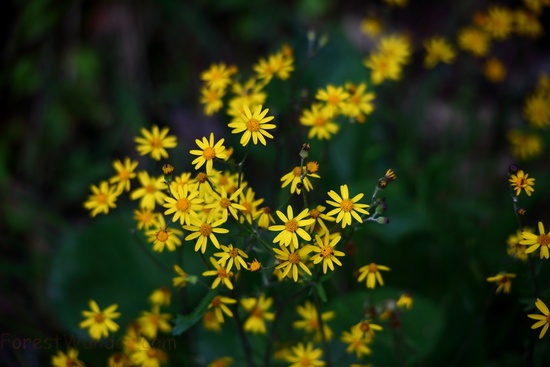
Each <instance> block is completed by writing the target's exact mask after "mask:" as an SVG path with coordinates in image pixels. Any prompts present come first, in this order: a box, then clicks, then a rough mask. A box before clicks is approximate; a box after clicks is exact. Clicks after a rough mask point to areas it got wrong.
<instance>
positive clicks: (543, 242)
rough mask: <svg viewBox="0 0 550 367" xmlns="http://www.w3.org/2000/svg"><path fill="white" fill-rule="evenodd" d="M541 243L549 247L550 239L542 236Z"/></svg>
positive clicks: (540, 237) (544, 235)
mask: <svg viewBox="0 0 550 367" xmlns="http://www.w3.org/2000/svg"><path fill="white" fill-rule="evenodd" d="M539 243H540V244H541V245H542V246H548V244H550V237H548V235H546V234H541V235H540V236H539Z"/></svg>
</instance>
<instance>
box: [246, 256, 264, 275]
mask: <svg viewBox="0 0 550 367" xmlns="http://www.w3.org/2000/svg"><path fill="white" fill-rule="evenodd" d="M247 264H248V267H247V269H248V270H250V271H253V272H254V271H259V270H260V269H261V268H262V263H261V262H259V261H258V259H254V261H252V262H251V263H247Z"/></svg>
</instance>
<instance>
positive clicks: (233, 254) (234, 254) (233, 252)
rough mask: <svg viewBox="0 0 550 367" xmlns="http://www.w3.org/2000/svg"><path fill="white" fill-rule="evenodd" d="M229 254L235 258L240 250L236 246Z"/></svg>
mask: <svg viewBox="0 0 550 367" xmlns="http://www.w3.org/2000/svg"><path fill="white" fill-rule="evenodd" d="M229 256H230V257H232V258H235V257H237V256H239V251H238V250H237V249H236V248H234V249H233V250H231V251H229Z"/></svg>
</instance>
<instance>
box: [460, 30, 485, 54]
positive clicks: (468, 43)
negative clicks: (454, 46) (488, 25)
mask: <svg viewBox="0 0 550 367" xmlns="http://www.w3.org/2000/svg"><path fill="white" fill-rule="evenodd" d="M458 45H459V47H460V48H461V49H462V50H464V51H468V52H470V53H472V54H473V55H474V56H478V57H481V56H485V55H487V52H488V51H489V37H488V36H487V34H486V33H485V32H483V31H482V30H480V29H478V28H475V27H472V26H468V27H464V28H462V29H461V30H460V31H459V32H458Z"/></svg>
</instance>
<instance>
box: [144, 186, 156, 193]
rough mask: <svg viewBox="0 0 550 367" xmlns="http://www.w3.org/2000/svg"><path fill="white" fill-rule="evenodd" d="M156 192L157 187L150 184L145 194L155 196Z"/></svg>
mask: <svg viewBox="0 0 550 367" xmlns="http://www.w3.org/2000/svg"><path fill="white" fill-rule="evenodd" d="M155 191H157V188H156V187H155V185H153V184H149V185H147V186H145V192H147V193H148V194H154V193H155Z"/></svg>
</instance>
